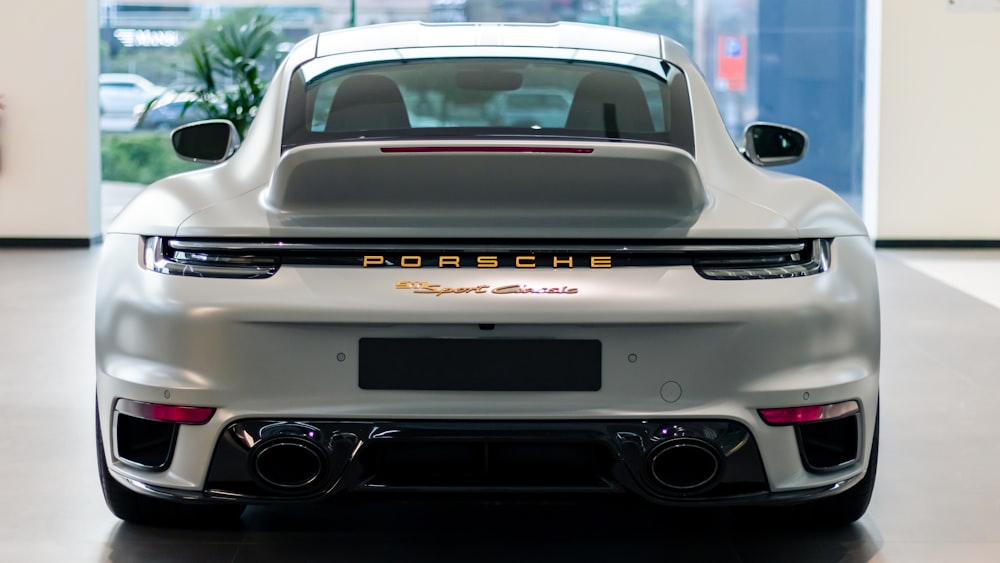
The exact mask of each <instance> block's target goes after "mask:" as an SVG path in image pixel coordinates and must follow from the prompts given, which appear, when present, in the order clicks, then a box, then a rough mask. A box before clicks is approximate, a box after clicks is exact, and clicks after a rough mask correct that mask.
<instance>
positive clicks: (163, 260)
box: [143, 237, 280, 279]
mask: <svg viewBox="0 0 1000 563" xmlns="http://www.w3.org/2000/svg"><path fill="white" fill-rule="evenodd" d="M171 242H173V241H171V240H169V239H165V238H163V237H147V238H146V242H145V250H144V252H143V266H144V267H145V268H146V269H147V270H150V271H153V272H158V273H160V274H170V275H177V276H194V277H201V278H238V279H259V278H269V277H271V276H273V275H274V274H275V272H277V271H278V267H279V266H280V263H279V261H278V259H277V258H275V257H273V256H260V255H254V254H246V253H241V252H229V251H225V250H217V251H216V250H212V251H190V250H184V249H180V248H174V247H173V246H172V245H171Z"/></svg>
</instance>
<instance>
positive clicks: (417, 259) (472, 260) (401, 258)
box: [361, 254, 614, 269]
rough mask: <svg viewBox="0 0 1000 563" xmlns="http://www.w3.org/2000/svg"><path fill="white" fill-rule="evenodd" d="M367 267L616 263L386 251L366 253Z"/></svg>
mask: <svg viewBox="0 0 1000 563" xmlns="http://www.w3.org/2000/svg"><path fill="white" fill-rule="evenodd" d="M361 265H362V267H365V268H381V267H398V268H442V269H443V268H480V269H490V268H505V267H509V268H519V269H532V268H541V267H552V268H554V269H559V268H565V269H573V268H576V267H587V268H591V269H601V268H605V269H606V268H611V267H613V266H614V263H613V261H612V258H611V256H582V257H581V256H573V255H555V254H553V255H535V254H522V255H508V256H500V255H457V254H448V255H444V254H442V255H431V256H428V255H422V254H413V255H406V254H404V255H396V256H390V255H384V254H374V255H373V254H366V255H364V256H362V258H361Z"/></svg>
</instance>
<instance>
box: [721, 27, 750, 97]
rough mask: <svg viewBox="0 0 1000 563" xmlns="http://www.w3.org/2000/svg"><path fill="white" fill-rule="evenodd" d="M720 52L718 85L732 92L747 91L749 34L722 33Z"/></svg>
mask: <svg viewBox="0 0 1000 563" xmlns="http://www.w3.org/2000/svg"><path fill="white" fill-rule="evenodd" d="M718 54H719V56H718V59H719V61H718V63H719V64H718V65H717V67H716V68H718V72H717V74H718V78H719V80H718V81H717V84H718V86H719V87H724V88H725V89H726V90H729V91H730V92H746V90H747V36H746V35H720V36H719V45H718Z"/></svg>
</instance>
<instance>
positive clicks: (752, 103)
mask: <svg viewBox="0 0 1000 563" xmlns="http://www.w3.org/2000/svg"><path fill="white" fill-rule="evenodd" d="M248 11H259V12H263V13H267V14H269V15H271V16H273V17H274V18H275V22H276V23H275V31H276V32H277V34H278V41H277V42H276V48H275V50H274V53H273V54H272V55H271V56H270V57H268V58H267V59H266V60H264V61H262V64H263V70H264V72H265V73H266V72H269V71H273V68H274V66H275V65H276V63H277V62H278V61H279V60H280V58H281V56H282V53H283V52H285V51H287V49H288V48H289V47H290V46H291V44H293V43H294V42H295V41H297V40H299V39H301V38H303V37H305V36H307V35H309V34H312V33H315V32H318V31H322V30H328V29H338V28H343V27H350V26H351V25H367V24H372V23H385V22H392V21H404V20H423V21H436V22H465V21H473V22H474V21H525V22H551V21H560V20H562V21H581V22H589V23H601V24H610V25H619V26H622V27H629V28H635V29H642V30H645V31H652V32H656V33H662V34H664V35H668V36H670V37H673V38H675V39H676V40H678V41H679V42H681V43H682V44H684V45H685V47H687V48H688V50H689V51H690V52H691V53H692V54H693V56H694V58H695V61H696V62H697V63H698V65H699V66H700V68H701V69H702V71H703V72H704V73H705V75H706V77H707V78H708V80H709V84H710V86H711V87H712V89H713V92H714V95H715V97H716V100H717V101H718V103H719V108H720V111H721V112H722V116H723V119H724V120H725V122H726V124H727V126H728V128H729V130H730V133H731V135H732V136H733V138H734V139H736V140H737V141H738V140H739V138H740V137H741V136H742V130H743V127H744V126H745V125H746V124H747V123H749V122H751V121H771V122H779V123H784V124H788V125H792V126H795V127H798V128H801V129H803V130H805V131H806V132H807V133H808V134H809V136H810V148H809V153H808V155H807V156H806V158H805V159H804V160H803V161H802V162H800V163H798V164H795V165H792V166H788V167H785V168H783V169H782V170H783V171H787V172H790V173H794V174H801V175H804V176H807V177H810V178H813V179H815V180H817V181H819V182H822V183H823V184H826V185H827V186H830V187H831V188H833V189H834V190H835V191H836V192H837V193H839V194H840V195H841V196H842V197H844V198H845V199H846V200H847V201H848V202H849V203H850V204H851V205H852V206H854V208H855V209H857V210H859V211H860V207H861V161H862V131H863V123H862V112H863V100H862V93H863V88H864V29H865V22H864V14H865V0H810V1H808V2H805V1H803V0H271V1H270V2H268V3H266V4H253V3H251V2H247V1H246V0H212V1H204V2H196V1H189V0H121V1H118V0H102V2H101V72H102V73H124V74H126V75H128V74H132V75H141V76H143V77H144V78H146V79H149V80H150V81H151V82H153V83H154V84H155V86H157V87H166V88H170V89H174V90H181V89H184V88H185V87H187V86H190V84H189V83H187V82H186V81H187V80H188V79H189V77H188V75H187V74H186V72H185V71H186V70H187V69H189V68H190V66H191V63H190V61H189V59H190V55H189V54H188V52H187V50H186V49H185V44H184V42H185V40H187V38H189V37H194V36H197V34H198V33H201V32H203V31H204V30H206V29H207V30H210V29H211V26H212V25H213V23H212V22H215V21H218V20H220V19H225V18H227V17H230V18H231V17H241V16H242V15H245V14H246V13H247V12H248ZM110 78H111V77H108V76H105V86H104V87H102V92H101V99H102V120H101V121H102V129H103V130H105V134H104V141H103V143H102V144H103V145H104V149H105V150H104V151H102V152H103V153H104V154H103V157H104V158H103V159H102V160H103V167H104V170H105V178H109V179H117V180H126V181H140V182H148V181H151V179H153V178H155V177H157V176H158V175H162V174H166V173H169V172H171V171H173V170H174V169H175V168H177V167H178V166H179V165H178V163H176V162H174V161H173V160H171V159H172V156H171V155H169V154H163V155H160V154H158V153H159V152H160V149H162V147H164V146H166V145H165V144H158V140H157V139H158V138H159V142H164V141H165V133H164V132H163V131H160V132H159V133H156V132H155V131H154V132H153V133H145V137H146V139H147V140H142V141H139V140H138V139H140V138H142V137H143V135H144V134H143V133H138V135H139V137H136V133H133V131H134V130H135V129H136V121H135V117H136V115H137V114H138V113H139V112H137V110H136V106H137V105H138V104H139V103H141V102H142V101H143V100H146V99H148V96H149V94H146V93H144V92H142V91H141V89H142V88H147V89H148V87H149V85H147V84H141V85H134V84H129V83H128V79H129V78H132V79H134V78H133V77H127V76H122V77H120V78H121V80H119V81H117V82H114V86H111V85H109V84H111V82H112V81H111V80H110ZM151 91H153V92H155V91H158V90H156V89H154V90H151ZM130 94H131V95H132V97H130ZM133 102H135V103H133ZM104 105H107V106H108V107H103V106H104ZM163 113H165V114H166V116H165V117H164V119H163V120H162V121H157V122H154V121H152V120H147V121H146V122H144V123H142V124H141V125H140V128H146V129H154V130H155V129H161V130H166V129H169V128H170V127H171V126H173V125H174V124H175V121H176V119H177V117H176V116H171V115H170V113H169V112H163ZM181 120H183V118H181ZM149 144H152V145H153V146H152V148H150V147H147V146H146V145H149ZM130 151H131V152H139V153H142V154H140V155H138V161H137V162H133V161H132V160H135V159H131V157H130ZM167 152H169V151H167ZM161 161H162V162H161ZM144 162H145V163H144Z"/></svg>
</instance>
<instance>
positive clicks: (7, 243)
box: [0, 235, 104, 248]
mask: <svg viewBox="0 0 1000 563" xmlns="http://www.w3.org/2000/svg"><path fill="white" fill-rule="evenodd" d="M102 242H104V237H103V236H102V235H98V236H96V237H94V238H19V237H0V248H90V247H91V246H96V245H99V244H101V243H102Z"/></svg>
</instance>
